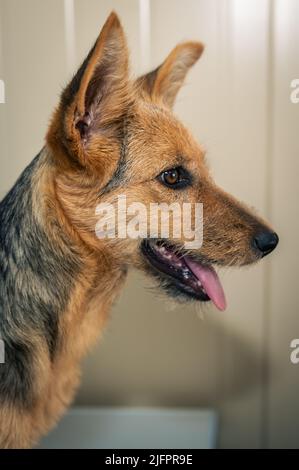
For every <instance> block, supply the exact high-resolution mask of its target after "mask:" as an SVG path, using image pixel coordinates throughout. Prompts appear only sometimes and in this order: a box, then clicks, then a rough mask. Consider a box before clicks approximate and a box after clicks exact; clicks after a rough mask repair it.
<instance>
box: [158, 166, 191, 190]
mask: <svg viewBox="0 0 299 470" xmlns="http://www.w3.org/2000/svg"><path fill="white" fill-rule="evenodd" d="M158 179H159V181H160V182H161V183H163V184H164V185H165V186H167V187H168V188H172V189H183V188H186V186H189V185H190V184H191V176H190V175H189V173H188V172H187V170H185V169H184V168H182V167H177V168H171V169H170V170H165V171H163V172H162V173H161V174H160V175H159V176H158Z"/></svg>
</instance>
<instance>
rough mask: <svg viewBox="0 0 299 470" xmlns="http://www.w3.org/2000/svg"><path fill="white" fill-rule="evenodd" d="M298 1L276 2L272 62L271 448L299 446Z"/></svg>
mask: <svg viewBox="0 0 299 470" xmlns="http://www.w3.org/2000/svg"><path fill="white" fill-rule="evenodd" d="M298 24H299V2H298V1H297V0H276V2H275V10H274V51H275V58H274V64H273V73H274V78H275V81H274V87H273V92H274V95H273V104H274V106H273V112H274V119H273V171H272V174H273V182H272V192H271V194H270V197H271V200H270V202H271V211H272V214H273V221H274V224H275V227H276V228H277V231H278V233H279V235H280V246H279V250H278V251H277V253H276V254H275V255H274V256H273V258H272V260H271V273H272V275H271V279H270V281H271V282H270V294H271V297H270V309H269V310H270V318H269V338H270V348H269V364H270V377H269V378H270V382H269V388H268V392H269V396H268V398H269V418H270V436H269V437H270V439H269V446H270V447H295V448H298V444H299V437H298V436H299V401H298V394H299V364H297V365H294V364H292V363H291V361H290V353H291V349H290V343H291V341H292V340H293V339H295V338H299V315H298V232H299V224H298V200H299V194H298V175H299V138H298V125H299V104H293V103H292V102H291V101H290V93H291V88H290V84H291V81H292V80H294V79H295V78H297V79H299V51H298V44H299V29H298Z"/></svg>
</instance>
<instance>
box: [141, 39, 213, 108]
mask: <svg viewBox="0 0 299 470" xmlns="http://www.w3.org/2000/svg"><path fill="white" fill-rule="evenodd" d="M203 50H204V46H203V44H201V43H200V42H185V43H182V44H179V45H178V46H177V47H175V48H174V49H173V51H172V52H171V53H170V54H169V56H168V57H167V58H166V60H165V61H164V62H163V63H162V64H161V65H160V66H159V67H158V68H157V69H156V70H153V71H152V72H150V73H148V74H146V75H143V76H142V77H140V78H138V80H137V87H138V89H139V90H140V91H141V93H143V94H146V95H147V96H150V98H151V99H152V100H153V101H161V100H162V102H163V103H164V104H165V105H166V106H168V107H170V108H172V106H173V104H174V101H175V98H176V95H177V93H178V91H179V89H180V88H181V86H182V85H183V82H184V79H185V77H186V75H187V72H188V70H189V69H190V67H192V65H194V64H195V62H196V61H197V60H198V59H199V57H200V56H201V54H202V52H203Z"/></svg>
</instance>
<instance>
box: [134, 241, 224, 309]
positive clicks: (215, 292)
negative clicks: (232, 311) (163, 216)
mask: <svg viewBox="0 0 299 470" xmlns="http://www.w3.org/2000/svg"><path fill="white" fill-rule="evenodd" d="M142 252H143V254H144V256H145V258H146V259H147V261H148V263H149V265H150V267H151V268H152V270H154V274H156V275H158V276H159V277H160V278H161V276H162V278H163V281H166V285H167V287H169V288H172V289H173V288H174V289H176V290H178V291H179V292H180V293H182V294H184V295H185V296H188V297H191V298H193V299H196V300H200V301H202V302H207V301H209V300H211V301H212V302H213V304H214V305H215V306H216V307H217V308H218V309H219V310H225V308H226V300H225V295H224V291H223V288H222V285H221V283H220V280H219V277H218V275H217V273H216V271H215V269H214V268H213V266H211V265H209V264H207V263H205V262H201V261H199V260H197V259H196V258H195V257H193V256H192V257H191V256H190V254H187V252H185V251H184V250H183V249H181V248H179V247H177V246H175V245H172V244H170V243H168V242H167V241H165V240H154V239H148V240H144V241H143V242H142Z"/></svg>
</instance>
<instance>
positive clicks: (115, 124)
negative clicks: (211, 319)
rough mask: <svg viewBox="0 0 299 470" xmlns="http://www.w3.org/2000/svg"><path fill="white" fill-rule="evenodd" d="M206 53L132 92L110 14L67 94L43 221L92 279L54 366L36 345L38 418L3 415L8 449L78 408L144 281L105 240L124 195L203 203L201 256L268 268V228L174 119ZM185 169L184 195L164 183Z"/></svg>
mask: <svg viewBox="0 0 299 470" xmlns="http://www.w3.org/2000/svg"><path fill="white" fill-rule="evenodd" d="M202 51H203V46H202V44H200V43H195V42H188V43H184V44H182V45H179V46H177V47H176V48H175V49H174V50H173V51H172V53H171V54H170V55H169V57H168V58H167V59H166V61H165V62H164V63H163V64H162V65H161V66H160V67H159V68H158V69H156V70H155V71H154V72H151V73H150V74H148V75H146V76H144V77H141V78H139V79H138V80H137V81H135V82H134V81H131V80H130V79H129V72H128V53H127V46H126V40H125V36H124V33H123V30H122V28H121V25H120V22H119V20H118V18H117V16H116V15H115V14H114V13H112V14H111V15H110V17H109V18H108V20H107V22H106V24H105V26H104V28H103V30H102V32H101V34H100V36H99V38H98V40H97V42H96V44H95V46H94V48H93V49H92V51H91V53H90V54H89V57H88V59H87V60H86V61H85V63H84V64H83V66H82V68H81V71H79V72H78V75H77V76H76V77H75V78H74V80H73V82H72V83H71V84H70V85H69V87H67V89H66V90H65V92H64V94H63V96H62V99H61V103H60V104H59V106H58V108H57V110H56V111H55V113H54V116H53V119H52V122H51V125H50V128H49V131H48V134H47V146H46V149H45V151H44V156H43V158H44V165H43V166H42V168H41V170H40V173H39V174H38V175H37V176H36V185H35V191H36V198H35V212H36V214H38V216H39V218H40V220H42V221H43V224H45V226H46V227H47V231H48V232H49V233H50V234H52V235H51V236H52V237H59V230H58V231H54V230H53V223H55V226H56V227H60V229H61V230H63V231H64V232H65V234H66V236H67V237H68V238H69V239H70V240H71V241H72V243H73V244H74V245H75V246H76V247H77V251H78V254H79V255H78V256H80V259H81V262H82V266H83V268H82V270H81V273H80V275H79V276H78V277H77V278H76V279H75V287H74V289H73V291H72V294H71V298H70V301H69V303H68V305H67V308H66V309H65V311H64V312H63V314H62V315H61V318H60V323H59V342H58V348H57V351H56V354H55V357H54V359H53V361H52V362H51V361H50V360H49V356H48V354H47V352H46V351H44V350H43V348H42V347H41V343H40V341H39V340H38V338H37V340H36V355H35V357H36V358H37V359H36V363H35V364H34V368H35V377H36V383H35V391H36V401H35V405H34V407H33V408H32V409H29V410H23V409H17V408H14V407H13V406H7V407H2V409H1V410H0V422H1V426H3V423H5V430H6V431H5V433H4V434H3V433H2V441H1V445H2V447H29V446H32V445H33V444H34V443H35V442H36V441H37V440H38V439H39V437H40V436H41V435H43V434H44V433H46V432H48V430H49V429H50V428H51V427H52V426H53V425H54V424H55V423H56V422H57V420H58V419H59V417H60V416H61V415H62V413H63V412H64V410H65V408H66V407H67V406H68V405H69V404H70V403H71V400H72V398H73V395H74V392H75V390H76V388H77V386H78V383H79V375H80V374H79V364H80V360H81V358H82V356H83V355H84V354H85V353H86V351H87V350H88V349H89V348H90V347H91V345H92V344H94V342H95V341H96V339H97V337H98V335H99V334H100V333H101V331H102V330H103V327H104V325H105V322H106V320H107V316H108V313H109V310H110V308H111V305H112V303H113V301H114V300H115V298H116V296H117V295H118V292H119V290H120V288H121V287H122V285H123V282H124V280H125V272H126V269H127V268H128V267H130V266H135V267H137V268H140V269H144V260H143V258H142V256H141V254H140V250H139V241H138V240H127V239H125V240H120V239H111V240H99V239H97V238H96V236H95V231H94V229H95V225H96V221H97V217H96V215H95V207H96V205H97V204H98V202H99V201H101V202H105V201H106V202H112V203H114V202H115V198H116V196H117V195H118V194H119V193H125V194H126V196H127V198H128V200H129V201H139V202H143V203H144V204H146V205H149V204H150V203H151V202H167V203H168V204H170V203H172V202H179V203H180V204H182V203H183V202H190V201H191V202H194V203H195V202H197V201H200V202H203V204H204V217H205V224H206V229H205V237H204V244H203V247H202V249H201V253H202V254H203V255H204V256H205V257H206V258H208V259H210V260H213V261H214V260H215V261H216V262H217V263H218V264H223V265H231V264H234V265H242V264H246V263H251V262H253V261H256V260H257V259H258V257H257V256H256V254H255V253H254V252H253V251H252V250H251V249H250V247H249V243H248V240H249V239H250V237H252V234H253V233H254V231H255V230H256V228H257V227H258V226H263V227H264V226H265V224H264V222H263V221H261V220H259V219H258V218H257V217H256V216H254V215H253V214H251V213H250V211H249V210H248V209H247V208H245V207H244V206H243V205H241V204H240V203H239V202H237V201H236V200H235V199H233V198H232V197H231V196H229V195H227V194H226V193H225V192H223V191H222V190H221V189H220V188H218V187H216V185H215V183H214V182H213V181H212V179H211V176H210V174H209V171H208V168H207V166H206V164H205V156H204V152H203V150H202V149H201V147H200V146H199V145H198V143H197V142H196V141H195V140H194V138H193V137H192V136H191V135H190V133H189V131H188V130H187V129H186V128H185V127H184V126H183V125H182V124H181V123H180V122H179V121H178V120H177V119H176V117H175V116H174V115H173V114H172V112H171V109H170V108H171V107H172V105H173V103H174V100H175V97H176V94H177V92H178V91H179V88H180V87H181V85H182V83H183V80H184V78H185V75H186V73H187V71H188V69H189V68H190V67H191V66H192V65H193V64H194V63H195V62H196V60H197V59H198V58H199V57H200V55H201V53H202ZM124 136H126V143H125V144H126V171H125V176H124V178H123V179H122V180H121V181H119V182H118V183H119V186H116V187H112V189H111V190H109V191H107V192H105V191H103V189H104V188H105V187H106V185H107V184H108V182H109V181H110V180H111V179H112V178H113V176H114V175H115V172H116V170H117V167H118V165H119V162H120V160H121V156H122V147H123V145H124V143H123V139H124ZM182 162H184V165H185V166H186V167H187V168H188V169H189V170H190V172H192V173H193V174H194V175H195V176H194V179H195V181H194V184H193V185H192V187H190V188H187V189H186V190H184V191H180V192H174V191H171V190H169V189H167V188H165V187H163V186H162V185H161V184H160V183H158V182H157V180H156V176H157V175H158V174H159V173H161V171H163V170H164V169H167V168H173V167H175V166H177V165H179V164H181V163H182ZM100 194H102V196H101V197H99V195H100ZM183 241H184V240H182V242H183ZM0 434H1V433H0ZM3 435H4V437H3Z"/></svg>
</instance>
